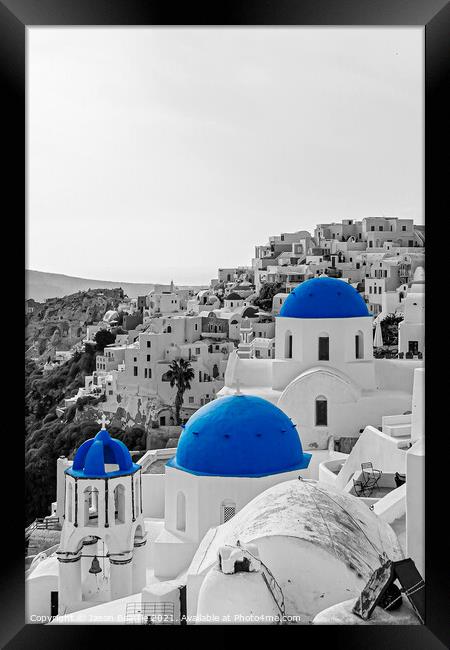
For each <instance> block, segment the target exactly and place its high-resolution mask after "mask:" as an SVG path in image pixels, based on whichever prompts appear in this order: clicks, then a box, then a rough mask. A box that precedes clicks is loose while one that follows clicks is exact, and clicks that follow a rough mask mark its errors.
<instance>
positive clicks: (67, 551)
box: [57, 416, 146, 614]
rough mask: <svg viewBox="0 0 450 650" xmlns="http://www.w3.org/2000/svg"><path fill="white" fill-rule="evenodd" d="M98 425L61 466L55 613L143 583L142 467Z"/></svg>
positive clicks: (127, 592) (139, 587) (135, 589)
mask: <svg viewBox="0 0 450 650" xmlns="http://www.w3.org/2000/svg"><path fill="white" fill-rule="evenodd" d="M99 423H100V424H101V425H102V428H101V430H100V431H99V432H98V433H97V435H96V436H95V438H91V439H90V440H86V442H84V443H83V444H82V445H81V446H80V447H79V449H78V450H77V452H76V454H75V457H74V461H73V465H72V467H70V468H68V469H66V471H65V500H64V523H63V528H62V532H61V541H60V546H59V549H58V551H57V556H58V560H59V614H64V613H69V612H72V611H76V610H78V609H80V608H81V607H83V605H82V603H83V602H85V601H91V602H93V603H95V602H96V601H103V602H104V601H105V600H114V599H116V598H121V597H123V596H127V595H130V594H132V593H138V592H140V591H141V590H142V588H143V587H144V586H145V573H146V561H145V552H146V549H145V544H146V537H145V527H144V519H143V516H142V482H141V481H142V478H141V466H140V465H138V464H136V463H133V462H132V459H131V456H130V452H129V451H128V449H127V447H126V446H125V444H124V443H123V442H121V441H120V440H117V439H115V438H111V436H110V434H109V433H108V431H107V430H106V424H108V422H107V420H106V419H105V416H103V417H102V420H101V421H99Z"/></svg>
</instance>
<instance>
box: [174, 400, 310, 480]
mask: <svg viewBox="0 0 450 650" xmlns="http://www.w3.org/2000/svg"><path fill="white" fill-rule="evenodd" d="M310 459H311V454H307V453H303V450H302V444H301V442H300V438H299V435H298V432H297V429H296V427H295V425H294V424H293V423H292V421H291V420H290V418H289V417H288V416H287V415H286V414H285V413H284V412H283V411H282V410H281V409H279V408H278V407H277V406H275V405H274V404H272V403H271V402H268V401H267V400H265V399H262V398H261V397H255V396H253V395H241V394H238V395H228V396H227V397H220V398H218V399H216V400H214V401H212V402H209V403H208V404H206V405H205V406H202V407H201V408H200V409H199V410H198V411H196V412H195V413H194V415H192V416H191V418H190V419H189V421H188V423H187V424H186V426H185V427H184V430H183V432H182V434H181V436H180V439H179V442H178V447H177V451H176V455H175V457H174V458H172V459H171V460H170V461H169V462H168V463H167V465H168V466H169V467H175V468H177V469H180V470H183V471H185V472H189V473H191V474H198V475H207V476H248V477H257V476H268V475H270V474H279V473H281V472H290V471H293V470H296V469H303V468H305V467H308V465H309V461H310Z"/></svg>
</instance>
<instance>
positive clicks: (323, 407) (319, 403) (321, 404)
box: [316, 399, 328, 427]
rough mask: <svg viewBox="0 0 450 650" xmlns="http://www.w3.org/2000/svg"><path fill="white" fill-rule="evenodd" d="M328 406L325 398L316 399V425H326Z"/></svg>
mask: <svg viewBox="0 0 450 650" xmlns="http://www.w3.org/2000/svg"><path fill="white" fill-rule="evenodd" d="M327 411H328V408H327V400H326V399H316V427H326V426H328V412H327Z"/></svg>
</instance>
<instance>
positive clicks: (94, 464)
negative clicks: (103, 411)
mask: <svg viewBox="0 0 450 650" xmlns="http://www.w3.org/2000/svg"><path fill="white" fill-rule="evenodd" d="M105 464H106V465H117V466H118V468H119V469H117V470H114V471H112V472H107V471H106V469H105ZM138 469H140V465H137V464H136V463H133V461H132V460H131V455H130V452H129V451H128V448H127V446H126V445H125V444H124V443H123V442H122V441H121V440H117V438H111V436H110V435H109V432H108V431H107V430H106V429H102V430H101V431H99V432H98V433H97V435H96V436H95V438H90V439H89V440H86V441H85V442H83V444H82V445H81V446H80V447H79V448H78V450H77V453H76V454H75V457H74V459H73V465H72V467H69V468H68V469H66V473H67V474H70V476H74V477H75V478H113V477H114V476H124V475H126V474H134V472H136V471H137V470H138Z"/></svg>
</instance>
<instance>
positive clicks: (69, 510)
mask: <svg viewBox="0 0 450 650" xmlns="http://www.w3.org/2000/svg"><path fill="white" fill-rule="evenodd" d="M66 508H67V519H68V521H73V487H72V483H69V484H68V486H67V505H66Z"/></svg>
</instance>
